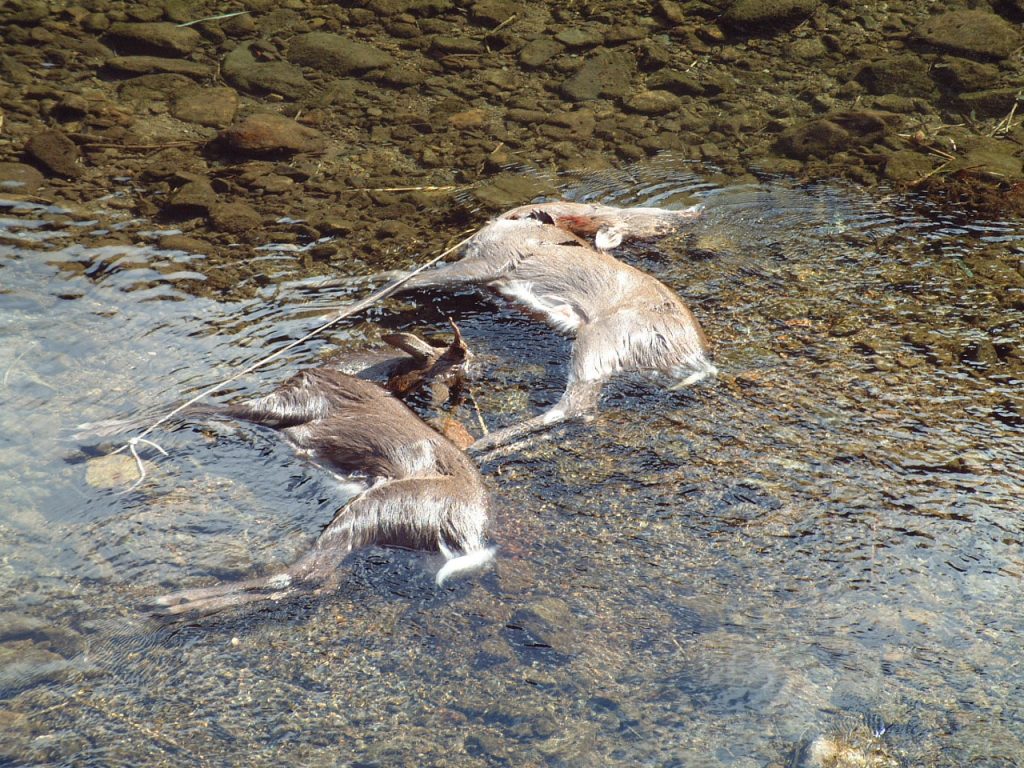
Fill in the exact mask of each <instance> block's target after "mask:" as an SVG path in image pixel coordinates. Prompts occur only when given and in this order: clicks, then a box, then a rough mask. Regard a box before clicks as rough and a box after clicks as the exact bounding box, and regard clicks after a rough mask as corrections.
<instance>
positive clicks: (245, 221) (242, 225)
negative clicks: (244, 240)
mask: <svg viewBox="0 0 1024 768" xmlns="http://www.w3.org/2000/svg"><path fill="white" fill-rule="evenodd" d="M210 222H211V223H212V224H213V225H214V226H215V227H216V228H217V229H219V230H222V231H224V232H231V233H233V234H243V233H245V232H249V231H251V230H254V229H256V228H258V227H259V226H260V225H261V224H262V223H263V219H262V217H261V216H260V215H259V213H258V212H257V211H256V210H255V209H254V208H252V207H251V206H249V205H246V204H245V203H239V202H235V203H218V204H217V205H215V206H213V208H211V209H210Z"/></svg>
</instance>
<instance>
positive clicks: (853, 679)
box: [0, 164, 1024, 766]
mask: <svg viewBox="0 0 1024 768" xmlns="http://www.w3.org/2000/svg"><path fill="white" fill-rule="evenodd" d="M556 181H557V183H558V185H559V186H560V188H561V189H562V191H563V193H564V194H565V195H566V196H568V197H572V198H574V199H581V200H586V199H598V200H602V201H607V202H613V203H617V204H634V203H636V204H662V205H684V204H687V203H690V202H693V200H694V199H697V198H699V199H703V200H704V201H705V203H706V206H707V212H706V216H705V217H704V219H703V220H702V221H701V222H700V224H699V225H697V226H696V227H694V228H693V229H692V230H690V231H688V232H686V233H683V234H681V235H680V236H679V237H678V238H675V239H673V240H671V241H668V242H665V243H662V244H661V245H660V246H659V247H658V248H653V247H642V248H637V249H634V250H632V251H628V252H626V253H625V254H624V258H626V259H627V260H630V261H632V262H633V263H635V264H637V265H639V266H641V267H642V268H644V269H647V270H649V271H651V272H654V273H655V274H657V275H658V276H659V277H661V278H662V279H663V280H665V281H666V282H668V283H669V284H671V285H673V286H675V287H676V288H677V289H678V290H679V291H680V293H681V294H682V295H683V296H684V297H685V298H686V299H687V300H688V301H689V302H690V303H691V305H692V306H693V308H694V310H695V312H696V313H697V315H698V316H699V317H700V319H701V322H702V323H703V324H704V326H705V328H706V329H707V331H708V335H709V336H710V337H711V338H712V339H714V340H715V341H716V344H717V348H718V352H717V356H718V362H719V364H720V368H721V369H722V370H723V372H724V373H723V376H722V378H721V380H720V381H719V382H718V383H716V384H715V385H713V386H710V387H698V388H694V389H692V390H689V391H684V392H679V393H665V392H657V391H651V390H650V389H649V388H648V387H646V386H644V385H642V384H639V383H636V382H630V381H622V382H618V383H616V384H615V385H614V386H612V387H611V388H610V390H609V392H608V393H607V395H606V397H605V407H604V411H603V413H602V416H601V417H600V418H599V419H598V420H597V421H596V422H595V423H593V424H590V425H586V426H581V427H574V428H571V429H570V430H568V431H567V432H566V433H565V434H564V435H563V436H561V437H560V438H559V439H558V440H556V441H550V442H547V443H543V444H540V445H537V446H535V447H533V448H530V449H528V450H526V451H525V452H523V453H522V454H520V455H518V456H516V457H513V458H511V459H506V460H502V461H498V462H492V463H490V464H488V465H486V466H485V472H486V473H487V474H488V475H489V476H490V478H491V482H492V487H493V489H494V493H495V495H496V497H497V498H498V500H499V502H498V504H497V508H498V520H497V521H496V526H495V527H496V530H495V531H494V535H493V538H494V539H495V540H496V541H497V542H498V543H499V545H500V546H501V552H500V561H499V564H498V568H497V569H496V571H495V572H493V573H490V574H487V575H484V576H482V577H480V578H473V579H467V580H463V581H461V582H459V583H458V584H455V585H454V586H453V587H452V588H451V589H446V590H444V591H441V592H438V591H437V590H435V589H434V587H433V585H432V582H431V578H430V574H431V573H432V568H431V567H430V565H431V564H430V563H428V562H427V558H428V556H426V555H423V554H416V553H405V552H396V551H387V550H371V551H369V552H368V553H363V554H361V555H357V556H354V557H353V558H351V561H350V564H351V574H350V576H349V577H348V578H347V580H346V582H345V585H344V587H343V589H342V590H341V591H340V592H339V593H338V594H337V595H336V596H334V597H332V598H330V599H327V600H320V601H316V602H302V601H298V602H294V603H290V604H288V605H283V606H278V607H276V608H274V609H273V610H271V611H268V612H260V613H255V612H248V613H239V614H237V615H234V616H229V617H225V618H221V619H217V620H214V621H211V622H206V623H203V624H202V625H201V626H179V627H173V628H159V627H157V626H155V625H153V624H151V623H150V622H149V621H148V620H147V619H146V617H145V616H143V615H141V614H139V613H138V612H137V610H136V607H137V606H138V605H139V604H140V603H141V602H142V601H143V600H144V599H145V598H146V597H148V596H152V595H154V594H158V593H161V592H165V591H168V590H170V589H175V588H179V587H182V586H189V585H193V584H200V583H203V582H206V581H213V580H215V579H230V578H238V577H242V576H246V575H252V574H253V573H254V572H264V571H271V570H274V569H276V568H279V567H280V566H281V565H283V564H285V563H287V562H290V561H292V560H293V559H294V558H295V556H296V555H297V554H298V553H300V552H301V551H304V550H305V548H306V547H307V546H308V543H309V541H310V540H311V539H312V537H313V536H315V534H316V532H317V531H318V530H319V527H320V526H322V525H323V524H324V523H326V521H327V520H328V519H330V516H331V515H332V513H333V511H334V509H335V508H336V505H337V501H336V498H335V497H334V491H333V489H332V487H331V483H330V482H328V481H326V480H325V479H324V478H322V477H321V476H319V475H318V474H317V473H316V472H315V471H314V470H313V469H311V468H308V467H305V466H303V465H302V464H300V463H298V462H297V461H296V460H295V458H294V457H293V456H292V454H291V453H290V452H289V451H288V450H287V449H286V448H284V447H282V446H281V445H279V443H278V441H277V440H276V439H275V438H274V437H273V436H272V435H267V434H264V433H262V432H260V431H258V430H254V429H249V428H240V429H231V428H225V429H218V430H217V431H210V430H209V429H201V428H198V427H184V428H179V429H177V430H174V431H172V432H170V433H169V434H166V433H165V434H161V435H160V437H159V442H160V443H161V445H163V447H164V448H166V449H167V450H168V451H169V452H170V453H171V456H170V458H168V459H164V458H161V457H159V456H158V455H156V454H155V453H148V454H146V456H145V458H146V461H147V466H148V468H149V476H148V478H147V481H146V482H145V483H144V484H143V485H142V486H140V487H139V489H137V490H136V491H134V492H132V493H129V494H119V492H118V491H119V487H110V488H104V487H102V486H103V482H97V481H96V477H94V478H93V480H94V482H93V483H92V484H89V483H87V482H86V477H87V473H88V471H89V469H90V468H93V467H95V466H96V464H95V462H96V460H97V456H98V454H100V453H101V452H102V450H103V449H104V446H81V445H79V444H77V443H76V442H75V441H72V440H69V439H68V434H69V430H70V428H71V427H72V426H73V425H74V424H76V423H78V422H79V421H83V420H92V419H102V418H107V417H110V416H112V415H125V414H131V413H134V412H138V411H144V412H154V413H156V412H159V409H160V408H161V407H163V406H166V405H167V404H169V403H173V402H176V401H177V400H178V399H179V398H180V397H181V396H183V395H188V394H191V393H193V392H196V391H199V390H201V389H202V388H204V387H205V386H207V385H209V384H210V383H212V382H214V381H217V380H219V379H222V378H226V376H227V375H229V374H230V373H231V372H232V371H233V370H236V369H237V368H238V366H241V365H244V364H247V363H249V362H252V361H253V360H255V359H257V358H258V357H260V356H262V355H263V354H265V353H266V352H267V351H268V350H269V349H271V348H275V347H276V346H278V345H280V344H281V343H282V341H284V340H286V339H291V338H294V337H296V336H299V335H302V334H303V333H305V332H306V331H307V330H309V328H310V327H312V323H313V322H314V321H313V319H312V316H313V315H314V314H315V313H317V312H319V311H322V310H326V309H327V308H329V307H330V306H333V305H334V304H336V303H338V302H339V301H343V300H344V299H345V296H344V295H341V294H338V293H332V294H326V293H320V294H317V293H313V292H310V291H309V290H300V289H302V288H308V287H309V286H308V284H306V283H305V282H304V281H303V279H302V276H301V272H300V270H301V268H300V265H299V262H298V261H296V260H295V259H290V258H288V257H287V254H285V255H280V254H278V255H275V253H276V252H268V253H267V254H264V255H265V256H270V257H272V258H270V259H269V260H268V262H267V264H268V272H269V275H270V277H271V279H270V280H269V281H268V284H267V286H266V287H265V288H263V289H261V291H260V293H259V295H258V296H256V297H255V298H252V299H247V300H239V301H218V300H214V299H210V298H196V297H195V296H194V295H193V292H192V291H190V289H189V284H190V283H193V282H194V281H201V280H202V279H203V269H204V264H203V263H202V260H201V258H198V257H195V256H191V255H188V254H184V253H179V252H166V251H159V250H156V249H154V248H151V247H147V246H138V247H118V248H113V247H98V248H93V247H87V246H84V245H80V244H75V242H74V231H67V230H64V231H54V230H50V229H48V228H47V227H45V226H42V225H40V223H39V222H40V221H41V218H40V215H38V212H36V211H32V210H24V209H22V210H8V211H7V213H5V217H4V219H3V221H2V223H0V226H3V227H4V228H5V229H6V230H7V233H8V237H7V238H6V239H5V243H7V244H6V245H4V246H0V248H3V250H2V251H0V258H2V261H0V278H2V280H3V291H2V293H0V313H2V317H3V318H4V323H3V330H2V333H0V360H2V361H3V363H2V373H0V377H2V380H0V397H2V399H3V402H4V407H3V409H2V410H0V419H2V421H3V424H2V431H3V434H4V435H5V439H4V441H3V443H2V446H0V475H2V477H3V481H2V482H0V494H2V498H3V503H2V504H0V529H2V536H0V563H2V568H0V595H2V601H3V602H2V605H3V606H4V610H5V616H4V621H3V622H0V696H2V700H0V722H3V723H5V724H6V725H5V726H4V727H5V731H6V732H7V734H8V736H7V738H5V739H4V743H3V746H2V747H0V762H5V763H7V764H12V765H17V764H28V763H31V764H74V765H104V766H109V765H118V764H125V765H129V764H130V765H138V764H164V765H180V764H184V763H188V764H200V765H205V764H210V765H213V764H235V763H237V762H240V761H241V760H242V759H244V760H245V762H247V763H250V764H254V765H279V764H281V763H284V762H287V763H291V764H301V765H320V764H323V765H336V764H339V763H341V762H352V763H353V764H358V765H382V766H383V765H397V764H410V765H412V764H415V765H442V764H444V765H467V766H473V765H491V764H510V765H540V764H550V765H559V766H561V765H579V766H584V765H587V766H589V765H598V764H600V765H623V766H625V765H629V766H633V765H679V766H683V765H685V766H703V765H708V766H712V765H714V766H721V765H729V766H734V765H735V766H763V765H773V766H784V765H811V764H815V763H816V762H817V763H818V764H822V763H825V764H840V765H845V764H849V765H853V764H859V765H878V766H889V765H943V766H945V765H949V766H953V765H958V766H959V765H966V764H975V765H1004V764H1005V765H1011V764H1016V762H1018V761H1019V760H1020V759H1021V758H1022V757H1024V746H1022V744H1021V741H1020V739H1021V733H1020V732H1021V722H1022V719H1024V703H1022V702H1024V698H1022V697H1021V696H1020V695H1019V693H1020V686H1021V682H1022V675H1021V671H1020V667H1019V658H1020V655H1021V650H1022V649H1021V638H1022V630H1024V626H1022V620H1021V618H1020V612H1019V611H1017V610H1015V605H1016V602H1017V596H1018V594H1019V591H1020V580H1021V574H1022V571H1024V562H1022V557H1021V554H1020V553H1021V539H1022V535H1024V524H1022V523H1021V521H1020V517H1019V514H1018V510H1019V499H1020V498H1021V496H1022V493H1024V469H1022V467H1024V443H1022V440H1021V432H1022V424H1024V420H1022V415H1021V414H1022V407H1024V403H1022V396H1021V391H1022V389H1021V379H1022V376H1021V373H1022V369H1024V351H1022V349H1021V342H1020V340H1021V338H1022V336H1024V334H1022V323H1024V301H1022V298H1024V289H1022V286H1024V276H1022V274H1021V253H1022V250H1021V231H1020V228H1019V226H1017V225H1016V224H1013V223H1000V222H960V221H953V220H950V219H948V218H945V217H942V216H938V215H932V214H928V213H927V212H926V213H922V212H921V210H922V209H921V208H919V207H915V206H914V205H913V204H912V203H913V201H908V200H905V199H887V200H879V199H870V198H868V197H866V196H864V195H863V194H860V193H856V192H854V191H851V190H848V189H843V188H839V187H830V186H813V187H793V186H791V185H786V184H784V183H781V182H780V183H777V184H768V185H764V186H758V187H754V186H750V187H733V188H730V187H725V188H719V187H717V186H715V185H714V184H711V183H709V182H707V181H706V180H702V179H699V178H697V177H695V176H693V175H692V174H690V173H689V172H688V171H687V170H686V169H678V168H672V167H671V166H666V165H657V164H656V165H653V166H649V167H638V168H637V169H634V170H633V171H632V172H631V173H630V174H627V175H623V176H613V177H608V176H604V177H599V178H592V177H566V178H561V179H558V180H556ZM43 233H45V234H46V235H47V236H46V237H45V238H42V237H40V235H41V234H43ZM488 306H489V305H488V304H486V300H485V299H478V298H476V297H475V296H473V295H472V294H466V295H464V296H459V297H455V298H437V299H434V300H431V301H430V303H429V304H428V305H427V306H426V307H422V308H419V309H417V308H414V307H413V306H412V305H411V304H410V303H409V302H408V301H407V300H403V301H400V302H398V301H396V302H393V303H390V304H388V305H386V306H384V307H381V308H378V309H377V310H374V311H373V312H372V313H371V315H370V319H372V320H374V321H379V322H381V323H382V324H384V325H385V326H386V327H387V328H388V329H392V328H406V327H408V328H414V329H417V330H423V329H424V327H426V329H427V330H434V331H436V332H444V330H445V316H446V315H448V314H455V315H457V316H458V317H459V318H461V326H462V329H463V332H464V334H465V335H466V337H467V338H468V339H469V340H470V341H471V343H473V344H474V345H475V347H476V349H477V350H478V351H479V352H481V353H483V354H485V355H487V356H488V359H489V360H490V361H491V362H490V363H489V365H488V367H487V369H486V370H485V372H484V374H483V376H484V382H482V383H481V385H480V386H479V387H478V391H477V399H478V400H479V401H480V405H481V408H482V409H483V412H484V414H485V416H486V417H487V418H488V420H489V421H491V422H492V424H493V425H500V424H502V423H505V422H507V421H509V420H512V419H515V418H519V417H521V416H522V415H523V414H524V413H526V412H536V411H537V410H539V409H541V408H543V407H546V406H547V405H548V404H550V403H552V402H553V401H554V400H555V399H557V397H558V395H559V394H560V392H561V389H562V384H563V379H562V375H563V374H562V368H561V365H562V361H563V360H564V359H565V354H566V342H565V341H564V340H562V339H560V338H558V337H557V336H555V335H553V334H550V333H549V332H548V331H547V330H544V329H542V328H540V327H539V326H537V325H534V324H531V323H529V322H527V321H526V320H524V319H522V318H520V317H519V316H517V315H516V314H515V313H514V312H512V311H509V310H504V309H503V310H500V311H499V312H498V315H497V317H498V321H496V320H495V316H494V314H493V313H492V312H490V311H489V309H488ZM379 333H380V331H379V330H378V329H377V328H376V327H375V326H374V325H372V324H371V323H369V322H365V321H364V320H360V321H357V322H353V323H351V324H349V325H347V326H345V327H341V328H338V329H335V330H334V331H333V332H332V333H331V335H330V340H329V342H328V341H326V340H324V341H319V342H316V343H313V344H311V345H309V346H308V347H304V348H301V349H297V350H295V351H294V352H293V353H291V354H289V355H287V356H285V357H284V358H282V359H281V360H280V361H278V362H277V363H275V364H274V365H272V366H271V367H270V368H269V369H268V370H266V371H261V372H260V373H258V374H256V375H254V376H252V377H250V378H248V379H246V380H243V381H240V382H238V383H237V384H236V385H234V386H233V391H236V392H257V391H264V390H266V389H267V388H268V387H269V386H270V385H271V384H272V383H273V382H275V381H277V380H279V379H280V378H281V377H282V376H284V375H285V374H286V372H287V371H290V370H292V369H294V368H296V367H298V366H301V365H309V364H311V363H313V362H315V360H316V359H317V357H318V355H320V354H322V353H323V352H324V351H325V350H327V349H328V348H329V347H330V346H331V345H342V346H359V345H363V344H369V343H372V342H373V341H374V339H375V338H376V337H377V335H378V334H379ZM462 415H463V416H464V417H466V418H469V414H468V413H467V414H462ZM121 487H123V486H121ZM829 744H833V745H837V746H836V749H837V750H838V749H840V747H841V748H842V749H847V750H850V751H848V752H846V753H842V752H838V751H837V752H833V753H827V750H826V747H828V745H829ZM822 750H826V751H825V752H823V751H822ZM242 755H244V758H242V757H240V756H242ZM823 755H824V757H823ZM855 759H856V760H861V761H862V762H860V763H855V762H851V761H853V760H855ZM827 760H832V763H828V762H827ZM841 760H846V761H847V762H846V763H843V762H840V761H841Z"/></svg>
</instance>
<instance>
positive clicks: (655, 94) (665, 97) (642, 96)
mask: <svg viewBox="0 0 1024 768" xmlns="http://www.w3.org/2000/svg"><path fill="white" fill-rule="evenodd" d="M624 106H625V107H626V109H628V110H630V111H631V112H638V113H639V114H641V115H663V114H665V113H666V112H671V111H673V110H675V109H678V108H679V97H678V96H676V95H675V94H674V93H670V92H669V91H639V92H638V93H634V94H633V95H632V96H630V97H629V98H628V99H626V101H625V103H624Z"/></svg>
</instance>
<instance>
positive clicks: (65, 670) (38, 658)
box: [0, 640, 71, 699]
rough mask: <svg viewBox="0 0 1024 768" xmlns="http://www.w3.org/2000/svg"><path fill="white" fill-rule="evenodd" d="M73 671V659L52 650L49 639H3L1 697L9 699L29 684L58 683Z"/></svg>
mask: <svg viewBox="0 0 1024 768" xmlns="http://www.w3.org/2000/svg"><path fill="white" fill-rule="evenodd" d="M70 672H71V663H70V662H68V661H67V660H66V659H65V658H64V657H63V656H61V655H60V654H57V653H54V652H53V651H51V650H50V649H49V648H48V647H47V645H46V643H34V642H32V641H31V640H13V641H10V642H5V643H0V697H3V698H5V699H6V698H10V697H11V696H12V695H13V694H15V693H17V692H18V691H22V690H25V689H27V688H32V687H34V686H37V685H41V684H44V683H45V684H54V683H58V682H60V681H61V680H64V679H65V678H66V677H67V675H68V674H69V673H70Z"/></svg>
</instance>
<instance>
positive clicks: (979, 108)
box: [958, 88, 1020, 117]
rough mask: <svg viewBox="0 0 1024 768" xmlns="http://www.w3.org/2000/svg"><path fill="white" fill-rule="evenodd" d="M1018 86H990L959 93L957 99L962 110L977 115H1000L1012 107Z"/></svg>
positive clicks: (1018, 90) (1017, 93) (1018, 89)
mask: <svg viewBox="0 0 1024 768" xmlns="http://www.w3.org/2000/svg"><path fill="white" fill-rule="evenodd" d="M1019 94H1020V88H990V89H988V90H985V91H973V92H971V93H961V94H960V97H959V99H958V101H959V102H960V107H961V108H962V109H963V111H964V112H966V113H968V114H970V113H974V115H975V116H977V117H1002V116H1003V115H1006V114H1007V113H1009V111H1010V109H1012V108H1013V105H1014V103H1015V102H1016V101H1017V97H1018V95H1019Z"/></svg>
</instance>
